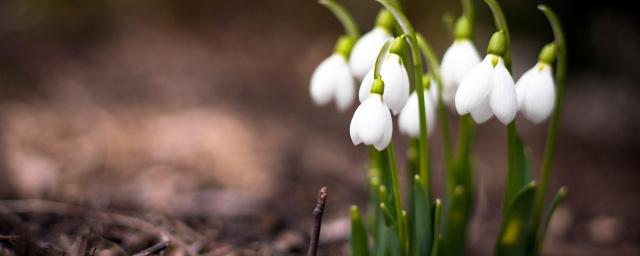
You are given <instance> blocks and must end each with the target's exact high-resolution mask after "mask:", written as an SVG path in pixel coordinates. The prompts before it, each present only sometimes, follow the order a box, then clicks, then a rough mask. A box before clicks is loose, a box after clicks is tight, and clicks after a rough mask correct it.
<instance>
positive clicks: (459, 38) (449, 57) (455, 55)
mask: <svg viewBox="0 0 640 256" xmlns="http://www.w3.org/2000/svg"><path fill="white" fill-rule="evenodd" d="M472 32H473V31H472V29H471V25H470V23H469V20H468V19H467V17H465V16H462V17H460V18H459V19H458V21H457V22H456V26H455V33H454V34H455V40H454V42H453V44H452V45H451V46H450V47H449V48H448V49H447V51H446V52H445V53H444V57H443V58H442V65H441V67H440V72H441V74H442V99H443V100H444V102H445V103H446V104H447V105H449V106H453V101H454V98H455V95H456V91H457V90H458V86H459V85H460V83H462V80H463V79H464V78H465V76H466V75H467V73H469V71H470V70H471V69H472V68H473V67H475V66H476V65H478V64H479V63H480V54H478V50H476V47H475V46H473V42H472V41H471V37H472V36H473V33H472Z"/></svg>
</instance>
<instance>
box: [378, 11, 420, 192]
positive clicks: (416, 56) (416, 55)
mask: <svg viewBox="0 0 640 256" xmlns="http://www.w3.org/2000/svg"><path fill="white" fill-rule="evenodd" d="M377 1H378V2H379V3H380V4H382V5H383V6H384V7H385V8H386V9H387V10H388V11H389V12H390V13H391V14H392V15H393V17H395V19H396V21H397V22H398V24H399V25H400V27H401V28H402V31H404V34H406V35H407V36H408V37H409V47H410V48H411V56H412V60H413V67H414V79H412V80H411V81H413V82H414V88H416V90H418V91H419V92H422V91H424V86H423V84H422V58H421V57H420V52H419V50H418V49H417V47H418V39H417V37H416V33H415V31H414V30H413V26H411V23H410V22H409V19H407V17H406V16H405V15H404V13H402V11H401V9H400V7H399V6H398V5H397V3H396V2H395V1H393V0H377ZM418 106H419V110H418V113H419V117H420V137H419V138H418V144H419V146H418V152H419V161H418V162H419V167H420V178H421V181H422V183H423V186H424V187H425V188H426V189H427V193H428V194H427V195H428V196H429V197H431V186H430V185H429V184H430V179H431V178H430V177H431V175H430V174H429V166H428V160H427V158H428V155H429V151H428V150H429V148H428V144H427V119H426V113H425V110H424V93H418Z"/></svg>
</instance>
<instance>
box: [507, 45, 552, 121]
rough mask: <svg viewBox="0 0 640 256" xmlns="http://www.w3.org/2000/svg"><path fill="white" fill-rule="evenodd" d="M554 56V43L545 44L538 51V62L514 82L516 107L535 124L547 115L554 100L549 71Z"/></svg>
mask: <svg viewBox="0 0 640 256" xmlns="http://www.w3.org/2000/svg"><path fill="white" fill-rule="evenodd" d="M554 58H555V45H553V44H549V45H547V46H545V47H544V48H543V49H542V51H541V52H540V57H539V58H538V63H537V64H536V65H535V66H533V67H532V68H531V69H529V70H528V71H527V72H525V73H524V74H523V75H522V77H521V78H520V80H518V83H516V94H517V95H518V109H519V110H520V111H521V112H522V113H523V114H524V117H525V118H526V119H527V120H529V121H531V122H533V123H536V124H538V123H541V122H542V121H544V120H545V119H547V117H549V115H550V114H551V112H552V111H553V107H554V104H555V101H556V89H555V84H554V80H553V76H552V72H551V71H552V70H551V63H552V62H553V59H554Z"/></svg>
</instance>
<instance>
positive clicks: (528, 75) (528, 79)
mask: <svg viewBox="0 0 640 256" xmlns="http://www.w3.org/2000/svg"><path fill="white" fill-rule="evenodd" d="M535 69H536V67H535V66H534V67H533V68H531V69H529V70H527V72H524V74H522V77H520V79H518V82H517V83H516V95H517V96H518V109H519V110H523V109H524V102H525V97H524V96H525V95H526V93H527V90H528V88H529V85H531V83H532V80H535V77H536V70H535Z"/></svg>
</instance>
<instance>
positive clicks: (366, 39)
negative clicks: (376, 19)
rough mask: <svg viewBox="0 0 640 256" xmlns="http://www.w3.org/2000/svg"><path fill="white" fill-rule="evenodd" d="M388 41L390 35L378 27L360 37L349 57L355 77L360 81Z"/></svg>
mask: <svg viewBox="0 0 640 256" xmlns="http://www.w3.org/2000/svg"><path fill="white" fill-rule="evenodd" d="M389 39H391V34H389V32H387V31H386V30H384V29H382V28H379V27H376V28H374V29H372V30H371V31H369V32H367V33H366V34H364V35H363V36H362V37H360V40H358V42H356V44H355V45H354V46H353V49H352V50H351V56H350V57H349V66H351V71H352V72H353V75H354V76H355V77H357V78H358V79H362V78H363V77H364V75H365V74H366V73H367V71H369V69H371V67H373V64H374V63H375V61H376V56H378V52H379V51H380V48H382V45H384V42H385V41H387V40H389Z"/></svg>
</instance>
